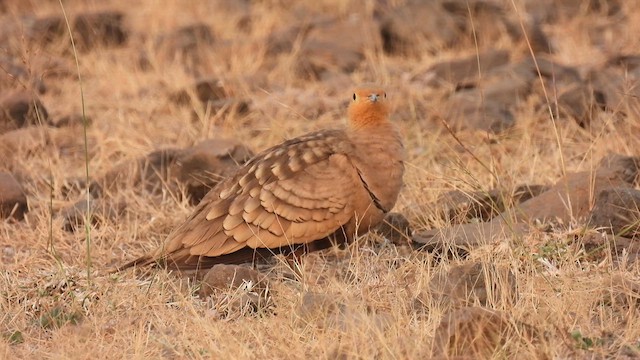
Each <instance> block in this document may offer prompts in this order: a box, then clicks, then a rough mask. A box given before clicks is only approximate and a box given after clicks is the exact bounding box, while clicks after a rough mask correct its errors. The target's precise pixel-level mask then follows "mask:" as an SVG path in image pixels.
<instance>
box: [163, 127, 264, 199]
mask: <svg viewBox="0 0 640 360" xmlns="http://www.w3.org/2000/svg"><path fill="white" fill-rule="evenodd" d="M251 157H253V152H252V151H251V150H250V149H249V148H247V147H246V146H244V145H243V144H242V143H240V142H238V141H236V140H231V139H224V138H219V139H208V140H204V141H202V142H200V143H198V144H196V145H195V146H193V147H191V148H187V149H184V150H182V151H181V152H180V154H179V155H178V156H177V158H176V162H175V170H174V171H172V173H175V176H176V179H177V181H178V182H179V183H181V184H183V185H186V188H187V193H188V195H189V197H190V199H191V201H192V202H193V203H198V202H200V200H201V199H202V198H203V197H204V195H206V193H207V192H209V190H210V189H211V188H212V187H214V186H215V185H216V184H218V182H220V180H222V179H224V178H226V177H228V176H230V175H232V174H233V173H234V172H235V170H236V169H237V168H238V166H239V165H242V164H244V163H245V162H247V161H248V160H249V159H250V158H251Z"/></svg>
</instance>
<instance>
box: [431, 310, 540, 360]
mask: <svg viewBox="0 0 640 360" xmlns="http://www.w3.org/2000/svg"><path fill="white" fill-rule="evenodd" d="M545 340H546V339H544V336H543V335H542V332H541V331H539V330H538V329H536V328H534V327H532V326H530V325H527V324H523V323H520V322H516V321H512V319H510V318H509V317H508V315H507V314H505V313H502V312H498V311H493V310H490V309H486V308H482V307H465V308H462V309H459V310H455V311H452V312H449V313H447V314H445V315H444V317H443V318H442V320H441V321H440V325H439V326H438V328H437V329H436V332H435V335H434V340H433V352H432V354H431V355H432V356H433V357H434V358H440V357H441V358H447V359H449V358H451V357H453V356H472V357H473V358H476V359H489V358H493V357H495V356H497V354H500V355H501V356H505V357H507V358H511V357H514V356H515V357H519V356H525V357H528V358H548V357H549V354H545V353H544V351H548V349H546V348H545V347H544V346H541V345H540V344H539V343H540V342H542V341H545ZM507 342H508V344H509V345H508V346H506V345H505V344H506V343H507ZM534 343H538V344H534ZM527 350H528V351H527ZM525 351H527V353H528V356H527V355H524V353H525ZM545 355H546V356H545Z"/></svg>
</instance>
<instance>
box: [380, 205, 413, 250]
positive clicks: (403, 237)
mask: <svg viewBox="0 0 640 360" xmlns="http://www.w3.org/2000/svg"><path fill="white" fill-rule="evenodd" d="M375 231H376V232H377V233H378V234H380V235H382V236H383V237H384V238H386V239H388V240H390V241H391V242H392V243H394V244H396V245H398V246H402V245H407V244H409V243H410V240H411V233H412V232H413V231H412V230H411V224H409V220H407V218H406V217H404V215H402V214H400V213H394V212H391V213H388V214H387V215H386V216H385V217H384V220H383V221H382V223H380V225H378V226H377V227H376V228H375Z"/></svg>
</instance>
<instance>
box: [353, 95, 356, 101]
mask: <svg viewBox="0 0 640 360" xmlns="http://www.w3.org/2000/svg"><path fill="white" fill-rule="evenodd" d="M353 101H356V94H355V93H353Z"/></svg>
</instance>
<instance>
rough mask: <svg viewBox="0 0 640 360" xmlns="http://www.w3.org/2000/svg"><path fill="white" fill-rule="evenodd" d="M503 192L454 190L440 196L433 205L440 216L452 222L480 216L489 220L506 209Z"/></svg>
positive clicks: (484, 219)
mask: <svg viewBox="0 0 640 360" xmlns="http://www.w3.org/2000/svg"><path fill="white" fill-rule="evenodd" d="M501 197H502V194H501V193H500V192H499V191H496V190H491V191H488V192H482V191H474V192H464V191H461V190H453V191H448V192H446V193H444V194H443V195H441V196H439V197H438V199H437V200H436V202H435V204H433V205H432V207H433V208H434V209H436V212H437V213H438V217H439V218H442V219H444V220H446V221H448V222H451V223H452V224H461V223H465V222H468V221H469V220H471V219H475V218H479V219H481V220H482V221H487V220H489V219H491V218H492V217H494V216H495V215H497V214H499V213H500V212H502V211H504V206H503V201H502V199H501Z"/></svg>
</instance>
